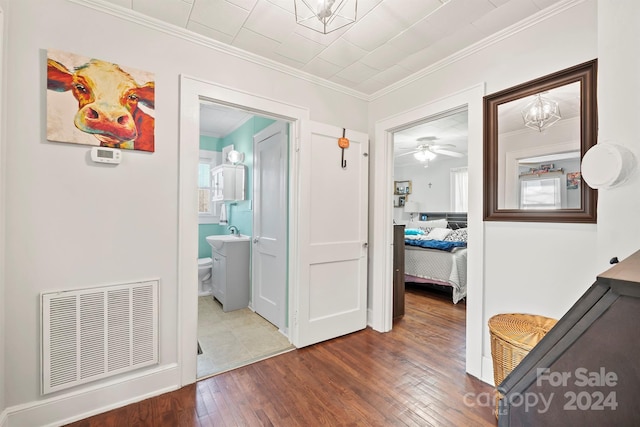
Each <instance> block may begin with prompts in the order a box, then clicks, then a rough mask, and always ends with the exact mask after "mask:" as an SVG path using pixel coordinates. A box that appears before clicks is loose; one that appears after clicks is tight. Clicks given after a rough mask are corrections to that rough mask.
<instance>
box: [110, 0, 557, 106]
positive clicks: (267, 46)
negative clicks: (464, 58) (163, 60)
mask: <svg viewBox="0 0 640 427" xmlns="http://www.w3.org/2000/svg"><path fill="white" fill-rule="evenodd" d="M350 1H353V0H350ZM559 1H560V0H358V9H357V21H356V23H355V24H352V25H349V26H347V27H344V28H342V29H340V30H337V31H335V32H333V33H330V34H326V35H323V34H320V33H317V32H315V31H313V30H311V29H308V28H306V27H303V26H301V25H298V24H296V19H295V15H294V0H109V3H113V4H115V5H118V6H121V7H123V8H127V9H132V10H134V11H135V12H138V13H141V14H144V15H147V16H150V17H153V18H155V19H158V20H160V21H164V22H167V23H170V24H173V25H176V26H178V27H182V28H185V29H187V30H189V31H193V32H195V33H198V34H200V35H203V36H206V37H209V38H211V39H214V40H217V41H219V42H222V43H225V44H228V45H231V46H234V47H237V48H240V49H243V50H245V51H248V52H251V53H254V54H257V55H260V56H262V57H265V58H268V59H271V60H274V61H277V62H279V63H282V64H285V65H288V66H291V67H293V68H296V69H299V70H302V71H304V72H306V73H309V74H312V75H314V76H317V77H320V78H323V79H326V80H329V81H331V82H333V83H336V84H339V85H342V86H345V87H347V88H349V89H351V90H356V91H358V92H361V93H363V94H365V95H372V94H374V93H376V92H378V91H380V90H383V89H384V88H386V87H388V86H389V85H391V84H394V83H396V82H398V81H400V80H402V79H404V78H407V77H409V76H411V75H412V74H414V73H417V72H419V71H421V70H423V69H425V68H427V67H429V66H432V65H433V64H435V63H437V62H438V61H440V60H443V59H445V58H447V57H448V56H450V55H452V54H454V53H455V52H458V51H459V50H461V49H464V48H466V47H469V46H470V45H472V44H474V43H476V42H478V41H480V40H482V39H484V38H486V37H488V36H490V35H492V34H494V33H496V32H498V31H500V30H503V29H505V28H507V27H509V26H511V25H513V24H515V23H517V22H518V21H521V20H522V19H525V18H527V17H529V16H531V15H533V14H535V13H537V12H539V11H541V10H542V9H544V8H546V7H549V6H551V5H552V4H555V3H558V2H559Z"/></svg>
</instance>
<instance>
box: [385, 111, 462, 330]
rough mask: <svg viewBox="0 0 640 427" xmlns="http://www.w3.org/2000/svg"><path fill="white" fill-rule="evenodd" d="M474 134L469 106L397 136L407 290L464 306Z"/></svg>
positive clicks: (398, 213)
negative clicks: (470, 133)
mask: <svg viewBox="0 0 640 427" xmlns="http://www.w3.org/2000/svg"><path fill="white" fill-rule="evenodd" d="M468 129H469V126H468V110H467V106H466V105H465V106H462V107H460V108H456V109H453V110H449V111H445V112H442V113H438V114H435V115H433V116H430V117H427V118H425V119H424V120H423V121H421V122H419V123H417V124H412V125H411V126H409V127H406V128H403V129H399V130H397V131H395V132H394V133H393V180H394V187H393V188H394V189H395V190H394V196H393V197H394V203H393V206H394V208H393V223H394V224H400V225H404V226H405V233H406V234H405V249H404V260H405V261H404V267H405V271H404V285H405V286H406V287H408V286H413V287H419V288H423V290H424V291H426V292H435V293H437V294H448V295H449V296H450V299H451V301H452V303H453V304H461V305H464V304H465V303H466V290H467V253H466V252H467V248H466V246H467V209H468V157H467V153H468ZM402 279H403V278H400V280H402ZM396 281H397V280H396ZM397 286H400V287H403V286H402V283H399V284H397ZM463 326H464V325H463Z"/></svg>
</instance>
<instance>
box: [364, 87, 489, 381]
mask: <svg viewBox="0 0 640 427" xmlns="http://www.w3.org/2000/svg"><path fill="white" fill-rule="evenodd" d="M484 92H485V88H484V84H478V85H476V86H472V87H470V88H467V89H464V90H461V91H459V92H456V93H454V94H451V95H449V96H447V97H444V98H441V99H438V100H435V101H432V102H429V103H427V104H423V105H421V106H419V107H416V108H413V109H411V110H408V111H405V112H402V113H399V114H396V115H394V116H391V117H388V118H385V119H382V120H380V121H377V122H376V124H375V141H376V144H375V145H376V146H375V150H374V159H373V168H372V169H373V170H375V171H376V173H375V174H372V175H373V180H372V182H371V184H372V186H373V189H372V191H371V192H370V194H371V195H372V200H371V204H370V206H371V219H372V221H371V225H370V233H369V234H370V236H372V237H375V240H374V241H373V245H372V247H371V249H372V250H371V253H370V254H371V255H370V256H371V259H370V265H371V266H372V269H371V271H370V277H371V281H372V284H371V288H370V289H371V291H372V295H371V297H372V303H371V308H372V311H371V314H372V317H371V326H372V327H373V328H374V329H375V330H378V331H381V332H386V331H390V330H391V328H392V325H393V319H392V317H393V316H392V303H393V284H392V282H393V281H392V241H393V240H392V228H393V227H392V226H391V224H392V219H393V215H392V209H393V208H392V206H393V200H392V198H393V195H392V192H391V191H389V189H390V188H391V183H392V181H393V132H395V131H397V130H400V129H404V128H407V127H409V126H410V125H412V124H416V123H419V122H422V121H424V120H425V119H426V118H428V117H431V116H434V115H436V114H440V113H442V112H445V111H450V110H454V109H456V108H459V107H461V106H465V105H466V106H467V109H468V120H469V135H468V146H469V151H468V164H469V210H468V214H467V216H468V218H467V220H468V227H469V241H470V242H472V243H471V244H470V245H469V249H468V261H467V277H468V284H467V320H466V371H467V373H469V374H471V375H473V376H475V377H477V378H480V379H482V378H486V377H490V376H491V373H485V375H484V377H483V372H482V346H483V341H484V337H485V335H486V331H485V330H486V328H485V327H484V325H483V321H482V319H483V310H484V304H483V289H484V249H483V248H484V226H483V221H482V204H483V198H482V194H483V188H482V182H483V180H482V164H483V154H482V153H483V144H482V135H483V133H482V117H483V113H482V108H483V96H484Z"/></svg>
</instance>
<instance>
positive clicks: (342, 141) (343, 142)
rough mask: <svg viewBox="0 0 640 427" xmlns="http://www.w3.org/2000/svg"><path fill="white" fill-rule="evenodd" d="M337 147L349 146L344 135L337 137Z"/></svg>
mask: <svg viewBox="0 0 640 427" xmlns="http://www.w3.org/2000/svg"><path fill="white" fill-rule="evenodd" d="M338 147H340V148H349V139H348V138H344V137H342V138H338Z"/></svg>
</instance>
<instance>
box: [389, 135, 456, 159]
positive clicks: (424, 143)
mask: <svg viewBox="0 0 640 427" xmlns="http://www.w3.org/2000/svg"><path fill="white" fill-rule="evenodd" d="M436 139H437V138H436V137H435V136H424V137H422V138H418V139H417V141H418V142H419V143H420V144H419V145H418V146H417V147H416V148H415V149H414V150H412V151H408V152H406V153H402V154H398V155H397V156H396V157H402V156H406V155H408V154H413V155H414V157H415V158H416V159H418V160H420V161H422V162H424V161H428V160H433V159H434V158H435V157H436V155H437V154H442V155H443V156H449V157H464V154H463V153H459V152H457V151H451V150H448V149H447V148H453V147H455V145H453V144H436V143H434V142H433V141H435V140H436Z"/></svg>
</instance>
